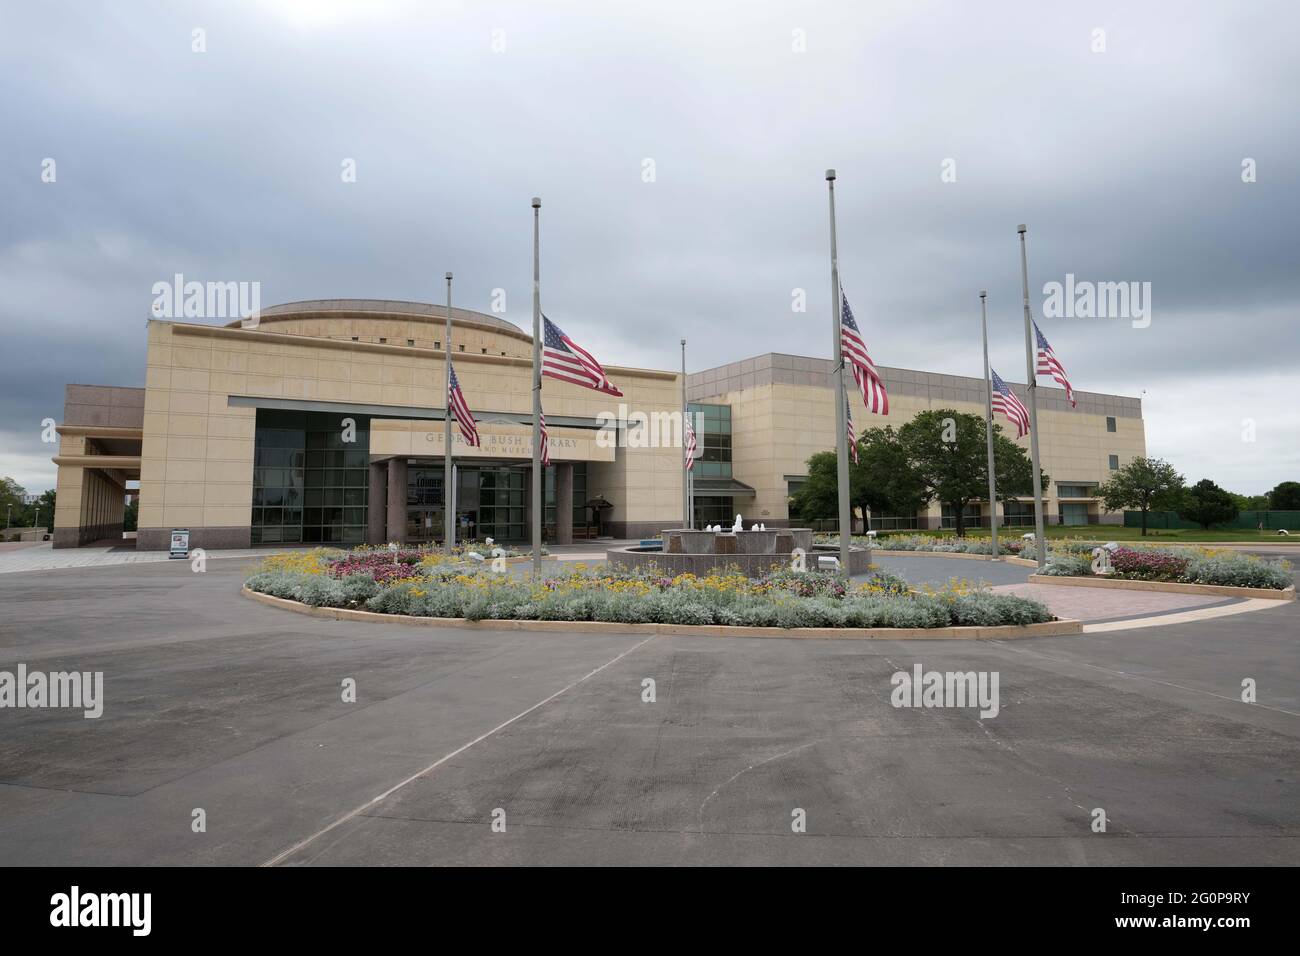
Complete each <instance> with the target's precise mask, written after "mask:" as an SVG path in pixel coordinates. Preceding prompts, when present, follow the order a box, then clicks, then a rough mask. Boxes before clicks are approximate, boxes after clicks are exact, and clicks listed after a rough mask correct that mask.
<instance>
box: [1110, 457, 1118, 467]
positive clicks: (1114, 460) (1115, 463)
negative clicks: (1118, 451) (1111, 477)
mask: <svg viewBox="0 0 1300 956" xmlns="http://www.w3.org/2000/svg"><path fill="white" fill-rule="evenodd" d="M1110 470H1111V471H1119V455H1111V456H1110Z"/></svg>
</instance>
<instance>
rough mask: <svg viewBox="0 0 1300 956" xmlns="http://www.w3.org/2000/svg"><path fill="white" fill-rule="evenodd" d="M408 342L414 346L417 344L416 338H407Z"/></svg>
mask: <svg viewBox="0 0 1300 956" xmlns="http://www.w3.org/2000/svg"><path fill="white" fill-rule="evenodd" d="M406 344H407V345H411V346H414V345H415V339H407V340H406Z"/></svg>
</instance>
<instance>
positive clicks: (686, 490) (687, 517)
mask: <svg viewBox="0 0 1300 956" xmlns="http://www.w3.org/2000/svg"><path fill="white" fill-rule="evenodd" d="M689 415H690V412H689V411H688V410H687V404H686V340H685V339H682V527H683V528H689V527H690V526H691V473H690V472H689V471H687V470H686V455H687V454H688V450H687V448H686V429H687V421H688V416H689ZM695 440H696V441H697V442H698V441H699V440H700V439H699V436H696V438H695Z"/></svg>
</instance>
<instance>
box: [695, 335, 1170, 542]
mask: <svg viewBox="0 0 1300 956" xmlns="http://www.w3.org/2000/svg"><path fill="white" fill-rule="evenodd" d="M832 364H833V363H832V362H831V361H830V360H829V359H820V358H808V357H805V356H800V355H782V354H779V353H768V354H766V355H759V356H756V357H754V358H749V359H744V360H743V361H740V362H733V363H731V364H729V365H723V366H719V367H718V368H712V369H707V370H705V371H703V372H695V373H692V374H691V375H690V376H689V377H688V388H689V396H690V401H691V406H692V408H693V409H697V410H701V409H707V408H709V407H710V406H722V407H724V408H728V409H729V412H728V415H727V417H728V418H729V425H730V436H729V442H727V445H728V447H729V450H730V461H729V462H725V463H722V465H721V467H719V466H718V465H707V464H704V463H703V462H701V463H700V464H697V469H698V470H699V471H700V472H702V473H703V474H702V476H701V477H700V478H697V479H696V484H695V497H696V505H695V506H696V510H697V511H700V510H701V509H704V510H706V511H707V512H708V513H709V514H710V515H711V516H712V515H725V514H727V513H728V512H729V511H732V510H733V509H734V510H736V511H739V512H740V513H742V514H744V515H745V516H746V517H749V516H751V515H752V516H753V517H754V519H755V520H757V521H763V522H766V523H768V524H782V523H784V522H785V521H786V520H788V519H789V517H790V516H789V510H788V502H789V497H790V495H791V494H793V492H794V491H795V490H796V489H797V488H798V487H799V485H800V483H801V482H802V481H804V480H805V479H806V478H807V476H808V475H807V461H808V458H809V457H810V456H811V455H813V454H814V453H816V452H819V451H827V450H833V449H834V448H835V437H836V436H835V393H834V392H833V391H832V390H831V386H830V376H831V368H832ZM878 371H879V372H880V373H881V376H882V377H883V379H884V381H885V386H886V388H887V389H888V391H889V402H890V413H889V415H888V417H881V416H879V415H872V414H870V413H869V412H867V410H866V407H865V406H864V405H863V403H862V396H861V395H860V394H858V392H857V390H856V388H855V387H854V386H853V383H852V380H851V379H850V380H849V383H848V384H849V387H848V392H849V400H850V402H851V403H852V408H853V420H854V424H855V426H856V427H857V429H858V431H859V432H861V431H862V430H863V429H866V428H871V427H876V426H880V425H885V424H891V425H893V426H894V427H895V428H897V427H898V426H899V425H901V424H902V423H903V422H906V421H907V420H908V419H909V418H911V417H912V416H914V415H916V414H917V413H918V412H921V411H924V410H926V409H933V408H952V409H955V410H957V411H960V412H970V413H971V414H974V415H979V416H981V417H982V416H983V415H984V411H985V399H984V394H985V392H984V389H985V386H984V381H983V379H979V378H968V377H964V376H960V375H943V374H940V373H936V372H917V371H911V370H908V369H898V368H885V367H879V368H878ZM1012 387H1013V390H1014V391H1015V392H1016V394H1017V395H1019V396H1020V398H1021V400H1022V401H1023V402H1025V403H1026V404H1028V401H1029V399H1028V394H1027V391H1026V389H1025V387H1024V386H1022V385H1013V386H1012ZM1075 398H1076V400H1077V402H1078V405H1077V407H1075V408H1071V407H1070V405H1069V403H1068V402H1067V401H1066V400H1065V392H1064V390H1062V389H1059V388H1046V387H1042V386H1041V385H1040V387H1039V390H1038V423H1039V431H1040V436H1039V454H1040V458H1041V464H1042V468H1043V471H1045V472H1046V473H1047V474H1048V475H1049V476H1050V477H1051V479H1052V481H1051V485H1050V486H1049V488H1048V490H1047V492H1046V493H1045V500H1044V514H1045V516H1046V520H1047V521H1048V523H1051V524H1070V525H1082V524H1098V523H1115V524H1121V523H1123V513H1122V512H1115V513H1110V514H1108V513H1107V512H1106V511H1105V510H1104V509H1103V508H1102V506H1101V503H1100V501H1099V500H1098V499H1097V497H1096V494H1095V492H1096V489H1097V486H1098V485H1099V484H1100V483H1101V482H1103V481H1105V480H1106V478H1107V477H1108V476H1109V475H1110V473H1111V472H1112V471H1114V470H1115V469H1117V468H1119V467H1120V466H1122V465H1125V464H1127V463H1128V462H1129V461H1131V460H1132V459H1133V458H1135V457H1140V456H1143V455H1145V454H1146V434H1145V430H1144V428H1143V424H1142V405H1141V402H1140V400H1139V399H1136V398H1126V397H1122V396H1118V395H1103V394H1099V393H1096V392H1082V391H1078V390H1076V391H1075ZM999 421H1001V419H1000V418H999ZM706 422H707V419H706ZM1002 424H1003V425H1004V426H1005V425H1006V423H1005V422H1002ZM1003 430H1004V433H1006V434H1008V435H1009V436H1014V431H1013V430H1010V429H1009V428H1006V427H1004V429H1003ZM707 441H708V438H707V436H706V443H707ZM1020 444H1021V445H1022V446H1024V448H1025V449H1026V451H1027V450H1028V447H1029V437H1028V436H1026V437H1025V438H1024V439H1021V440H1020ZM728 482H729V483H730V490H731V493H732V498H731V501H730V502H727V501H725V500H724V501H720V502H718V503H716V504H714V503H713V502H709V501H706V500H702V499H704V498H705V496H706V495H708V494H710V493H711V492H713V491H714V490H715V489H716V490H718V491H719V492H722V491H723V490H724V489H727V488H728ZM719 497H722V494H719ZM998 514H999V517H1000V518H1001V519H1002V523H1004V524H1011V525H1017V524H1031V525H1032V523H1033V498H1032V497H1028V498H1024V499H1021V500H1020V501H1019V503H1018V505H1012V506H1009V507H1007V508H1003V507H999V509H998ZM706 523H716V520H715V518H714V517H710V518H709V519H708V521H707V522H706ZM952 524H953V520H952V516H951V515H944V513H943V509H942V507H941V506H940V505H938V504H933V505H931V506H930V508H929V509H927V510H926V511H924V512H923V513H921V514H917V515H873V516H872V523H871V526H872V527H873V528H880V529H892V528H908V527H912V528H939V527H950V526H952ZM966 524H967V525H968V526H969V527H974V526H977V525H981V524H982V525H983V526H984V527H988V525H989V506H988V502H981V503H979V504H977V505H973V506H972V507H971V509H970V512H969V513H968V520H967V522H966Z"/></svg>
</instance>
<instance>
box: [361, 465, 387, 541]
mask: <svg viewBox="0 0 1300 956" xmlns="http://www.w3.org/2000/svg"><path fill="white" fill-rule="evenodd" d="M366 509H367V510H366V520H367V526H366V544H383V543H384V537H385V536H384V532H386V531H387V530H388V524H387V521H386V517H385V516H386V515H387V514H388V462H386V461H372V462H371V463H370V492H369V495H368V496H367V498H366Z"/></svg>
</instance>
